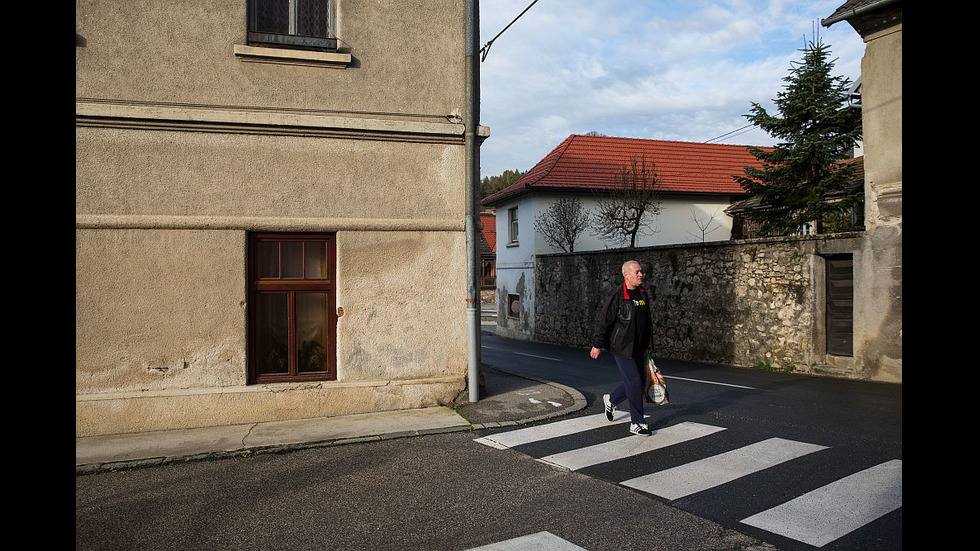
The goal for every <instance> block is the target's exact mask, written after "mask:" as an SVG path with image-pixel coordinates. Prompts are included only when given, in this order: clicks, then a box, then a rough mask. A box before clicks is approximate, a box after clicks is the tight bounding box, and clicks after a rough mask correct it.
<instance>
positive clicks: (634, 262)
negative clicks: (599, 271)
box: [623, 260, 640, 275]
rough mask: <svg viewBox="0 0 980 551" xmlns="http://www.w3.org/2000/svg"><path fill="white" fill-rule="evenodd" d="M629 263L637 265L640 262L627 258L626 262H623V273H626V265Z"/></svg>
mask: <svg viewBox="0 0 980 551" xmlns="http://www.w3.org/2000/svg"><path fill="white" fill-rule="evenodd" d="M630 264H636V265H637V266H639V265H640V263H639V262H637V261H635V260H627V261H626V262H623V275H626V267H627V266H629V265H630Z"/></svg>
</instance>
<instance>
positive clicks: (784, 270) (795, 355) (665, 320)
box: [534, 234, 854, 372]
mask: <svg viewBox="0 0 980 551" xmlns="http://www.w3.org/2000/svg"><path fill="white" fill-rule="evenodd" d="M853 238H854V234H845V235H840V236H818V237H810V238H776V239H753V240H741V241H720V242H711V243H696V244H688V245H669V246H659V247H647V248H640V249H629V250H627V249H617V250H606V251H592V252H583V253H569V254H552V255H541V256H538V257H537V258H536V266H535V274H536V276H535V277H536V282H535V287H536V289H535V293H536V300H535V311H534V316H535V336H534V339H535V340H539V341H544V342H553V343H558V344H567V345H573V346H583V347H584V346H590V343H591V333H592V327H593V318H594V316H595V312H596V310H597V309H598V308H599V304H600V303H601V300H602V297H603V296H604V295H605V293H606V292H607V291H608V290H610V289H611V288H613V287H615V286H619V285H621V284H622V275H621V267H622V264H623V262H625V261H626V260H629V259H634V260H637V261H639V262H640V264H641V266H642V269H643V272H644V276H645V277H644V280H645V283H644V285H645V286H646V288H647V290H648V292H649V295H650V299H651V311H652V316H653V328H652V342H653V348H654V353H655V354H656V355H657V356H661V357H665V358H674V359H681V360H692V361H703V362H712V363H724V364H730V365H742V366H756V365H760V364H765V365H767V366H772V367H780V368H785V369H793V370H797V371H807V372H809V371H810V369H811V367H812V364H813V363H814V361H813V358H814V345H813V340H814V335H815V333H814V326H815V325H817V324H815V323H814V322H815V317H814V316H815V313H814V311H815V306H814V305H815V304H817V299H818V298H820V297H822V292H820V291H819V290H818V289H819V287H818V286H819V285H822V281H823V280H822V278H820V279H819V280H816V281H815V276H814V274H816V273H819V270H817V269H816V267H815V264H816V263H818V262H820V258H819V256H818V255H819V254H820V252H821V249H824V248H827V249H833V250H835V251H839V250H840V249H841V242H838V243H835V244H833V246H832V247H831V246H827V242H828V241H832V240H845V241H844V242H843V243H844V244H845V247H846V246H849V245H850V244H849V243H847V242H846V240H848V239H850V240H851V241H853ZM817 295H819V296H817ZM818 334H822V329H821V330H820V332H819V333H818Z"/></svg>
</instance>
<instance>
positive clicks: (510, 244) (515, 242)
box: [507, 241, 521, 247]
mask: <svg viewBox="0 0 980 551" xmlns="http://www.w3.org/2000/svg"><path fill="white" fill-rule="evenodd" d="M507 246H508V247H520V246H521V243H520V241H512V242H510V243H508V244H507Z"/></svg>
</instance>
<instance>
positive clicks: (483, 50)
mask: <svg viewBox="0 0 980 551" xmlns="http://www.w3.org/2000/svg"><path fill="white" fill-rule="evenodd" d="M537 3H538V0H534V2H531V4H530V5H528V7H526V8H524V11H522V12H521V13H520V15H518V16H517V17H515V18H514V21H511V22H510V23H508V24H507V26H506V27H504V30H503V31H500V32H499V33H497V36H495V37H493V38H491V39H490V42H487V43H486V44H484V45H483V47H482V48H480V53H481V54H483V55H482V56H480V62H481V63H482V62H483V61H485V60H486V59H487V54H489V53H490V45H491V44H493V41H494V40H497V37H499V36H500V35H502V34H504V31H506V30H507V29H509V28H510V26H511V25H513V24H514V23H515V22H516V21H517V20H518V19H520V18H521V16H522V15H524V14H525V13H527V10H529V9H531V6H533V5H535V4H537Z"/></svg>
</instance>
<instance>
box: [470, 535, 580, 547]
mask: <svg viewBox="0 0 980 551" xmlns="http://www.w3.org/2000/svg"><path fill="white" fill-rule="evenodd" d="M529 550H530V551H586V549H585V548H584V547H579V546H577V545H575V544H574V543H571V542H569V541H567V540H563V539H561V538H559V537H558V536H556V535H554V534H552V533H551V532H538V533H537V534H529V535H527V536H521V537H519V538H514V539H509V540H504V541H501V542H497V543H491V544H490V545H484V546H482V547H473V548H471V549H470V550H469V551H529Z"/></svg>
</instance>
